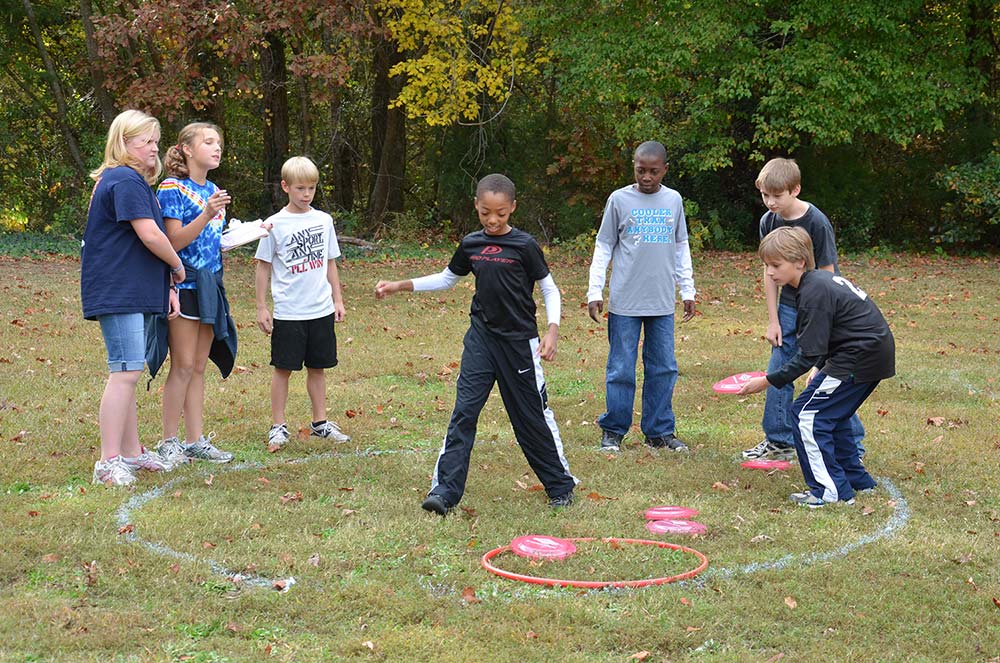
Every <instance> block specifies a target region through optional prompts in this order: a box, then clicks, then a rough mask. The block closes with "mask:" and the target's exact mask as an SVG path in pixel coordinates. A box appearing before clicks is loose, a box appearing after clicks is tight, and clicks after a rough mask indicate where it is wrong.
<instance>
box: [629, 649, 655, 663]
mask: <svg viewBox="0 0 1000 663" xmlns="http://www.w3.org/2000/svg"><path fill="white" fill-rule="evenodd" d="M650 656H652V654H651V653H650V652H648V651H646V650H645V649H643V650H642V651H637V652H636V653H634V654H632V655H631V656H629V657H628V660H630V661H645V660H646V659H647V658H649V657H650Z"/></svg>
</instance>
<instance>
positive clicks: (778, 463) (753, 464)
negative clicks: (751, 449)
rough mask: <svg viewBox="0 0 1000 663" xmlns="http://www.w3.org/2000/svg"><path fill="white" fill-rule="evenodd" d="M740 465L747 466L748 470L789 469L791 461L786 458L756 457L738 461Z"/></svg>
mask: <svg viewBox="0 0 1000 663" xmlns="http://www.w3.org/2000/svg"><path fill="white" fill-rule="evenodd" d="M740 465H741V466H743V467H745V468H747V469H748V470H782V471H785V470H790V469H792V463H791V461H787V460H771V459H767V458H758V459H757V460H745V461H743V462H742V463H740Z"/></svg>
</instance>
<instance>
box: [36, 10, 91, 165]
mask: <svg viewBox="0 0 1000 663" xmlns="http://www.w3.org/2000/svg"><path fill="white" fill-rule="evenodd" d="M22 4H23V5H24V13H25V15H26V16H27V18H28V25H29V26H31V34H32V36H34V38H35V46H36V47H37V48H38V54H39V55H40V56H41V58H42V63H43V64H44V65H45V73H46V74H47V76H46V78H47V79H48V83H49V89H50V90H52V96H53V98H55V101H56V116H57V117H58V118H59V122H58V124H59V131H60V132H61V133H62V136H63V139H64V140H65V141H66V149H67V150H68V151H69V156H70V160H71V162H72V164H73V167H74V168H75V169H76V171H77V173H78V174H79V175H80V177H81V178H85V177H87V165H86V164H85V163H84V161H83V155H82V154H81V153H80V145H79V143H78V142H77V140H76V136H75V135H74V134H73V131H72V129H70V126H69V108H68V106H67V105H66V97H65V96H64V95H63V90H62V85H61V84H60V83H59V76H58V74H57V73H56V67H55V65H54V64H53V63H52V57H51V56H50V55H49V49H48V48H47V47H46V46H45V40H43V39H42V31H41V28H39V26H38V20H37V19H36V18H35V8H34V6H33V5H32V4H31V0H22Z"/></svg>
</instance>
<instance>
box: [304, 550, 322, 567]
mask: <svg viewBox="0 0 1000 663" xmlns="http://www.w3.org/2000/svg"><path fill="white" fill-rule="evenodd" d="M306 561H307V562H309V563H310V564H312V565H313V566H315V567H316V568H317V569H318V568H319V553H313V554H311V555H309V559H308V560H306Z"/></svg>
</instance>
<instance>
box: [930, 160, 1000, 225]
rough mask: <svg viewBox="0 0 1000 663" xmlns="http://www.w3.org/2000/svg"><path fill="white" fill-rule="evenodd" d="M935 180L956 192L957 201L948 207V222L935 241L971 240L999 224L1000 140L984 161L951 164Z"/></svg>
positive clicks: (946, 214) (946, 209) (946, 216)
mask: <svg viewBox="0 0 1000 663" xmlns="http://www.w3.org/2000/svg"><path fill="white" fill-rule="evenodd" d="M936 182H937V183H938V184H940V185H941V186H943V187H944V188H946V189H947V190H948V191H951V192H954V194H955V196H956V198H957V200H956V201H955V202H952V203H949V204H948V205H947V206H946V207H945V222H944V224H943V225H942V226H941V227H940V228H939V229H938V232H936V233H935V235H934V239H935V241H939V242H944V243H947V244H958V243H971V242H976V241H979V240H980V239H982V238H983V237H984V236H985V235H986V234H987V233H988V232H989V227H990V226H993V227H996V226H998V225H1000V143H994V145H993V150H992V151H991V152H990V153H989V154H987V155H986V157H985V158H983V159H982V160H981V161H976V162H973V163H963V164H959V165H957V166H951V167H950V168H948V169H947V170H945V171H944V172H941V173H938V174H937V177H936Z"/></svg>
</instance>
